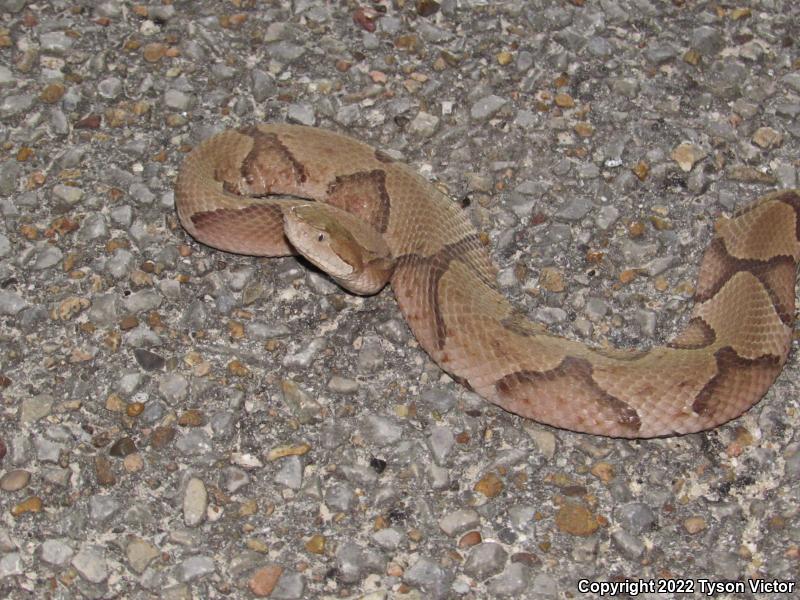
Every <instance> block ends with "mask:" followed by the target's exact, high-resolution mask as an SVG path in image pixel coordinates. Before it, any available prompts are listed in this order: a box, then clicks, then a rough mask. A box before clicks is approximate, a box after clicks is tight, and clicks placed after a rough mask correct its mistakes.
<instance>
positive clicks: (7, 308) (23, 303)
mask: <svg viewBox="0 0 800 600" xmlns="http://www.w3.org/2000/svg"><path fill="white" fill-rule="evenodd" d="M29 306H30V303H29V302H28V301H27V300H25V299H24V298H22V297H21V296H19V295H18V294H16V293H14V292H9V291H7V290H0V315H9V316H12V317H13V316H14V315H16V314H17V313H19V312H20V311H21V310H23V309H25V308H27V307H29Z"/></svg>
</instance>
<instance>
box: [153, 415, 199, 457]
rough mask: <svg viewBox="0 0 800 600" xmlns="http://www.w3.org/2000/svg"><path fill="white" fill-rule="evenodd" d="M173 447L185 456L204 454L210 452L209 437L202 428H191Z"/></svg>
mask: <svg viewBox="0 0 800 600" xmlns="http://www.w3.org/2000/svg"><path fill="white" fill-rule="evenodd" d="M149 406H150V403H148V407H149ZM175 447H176V448H177V449H178V450H179V451H180V452H181V454H184V455H186V456H204V455H207V454H208V453H210V452H211V439H210V438H209V436H208V434H207V433H206V432H205V431H204V430H203V429H199V428H193V429H191V430H190V431H187V432H186V433H184V434H183V435H182V436H180V437H179V438H178V441H177V442H175Z"/></svg>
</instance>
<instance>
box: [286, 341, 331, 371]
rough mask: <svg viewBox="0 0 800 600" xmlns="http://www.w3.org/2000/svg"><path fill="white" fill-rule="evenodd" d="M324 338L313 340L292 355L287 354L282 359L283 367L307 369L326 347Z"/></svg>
mask: <svg viewBox="0 0 800 600" xmlns="http://www.w3.org/2000/svg"><path fill="white" fill-rule="evenodd" d="M327 343H328V342H327V340H325V338H314V339H313V340H311V343H310V344H307V345H305V346H302V347H301V349H300V350H297V351H295V352H294V353H293V354H287V355H286V356H285V357H284V359H283V366H284V367H300V368H306V367H308V366H309V365H310V364H311V362H312V361H313V360H314V358H315V357H316V356H317V354H319V353H320V352H321V351H322V350H323V349H324V348H325V346H326V345H327Z"/></svg>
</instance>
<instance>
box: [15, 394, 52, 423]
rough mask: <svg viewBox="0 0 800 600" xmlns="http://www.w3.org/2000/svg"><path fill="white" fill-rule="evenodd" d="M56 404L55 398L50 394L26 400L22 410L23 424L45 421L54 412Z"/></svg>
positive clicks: (21, 418)
mask: <svg viewBox="0 0 800 600" xmlns="http://www.w3.org/2000/svg"><path fill="white" fill-rule="evenodd" d="M54 402H55V398H53V396H51V395H50V394H39V395H37V396H33V397H32V398H25V399H24V400H23V401H22V408H21V410H20V421H21V422H22V423H32V422H34V421H38V420H39V419H43V418H44V417H46V416H47V415H49V414H50V411H52V409H53V403H54Z"/></svg>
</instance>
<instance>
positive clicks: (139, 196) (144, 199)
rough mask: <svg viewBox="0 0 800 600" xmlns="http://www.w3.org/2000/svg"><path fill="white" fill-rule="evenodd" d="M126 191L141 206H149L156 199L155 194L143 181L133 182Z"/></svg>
mask: <svg viewBox="0 0 800 600" xmlns="http://www.w3.org/2000/svg"><path fill="white" fill-rule="evenodd" d="M128 193H129V194H130V196H131V198H133V199H134V200H136V202H137V203H138V204H139V205H141V206H150V205H151V204H153V202H154V201H155V199H156V195H155V194H154V193H153V192H151V191H150V188H148V187H147V186H146V185H145V184H143V183H134V184H133V185H131V186H130V188H129V189H128Z"/></svg>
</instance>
